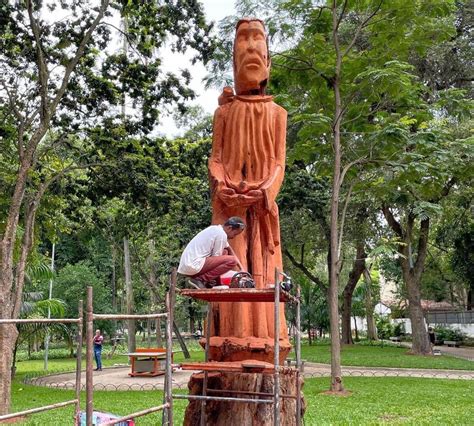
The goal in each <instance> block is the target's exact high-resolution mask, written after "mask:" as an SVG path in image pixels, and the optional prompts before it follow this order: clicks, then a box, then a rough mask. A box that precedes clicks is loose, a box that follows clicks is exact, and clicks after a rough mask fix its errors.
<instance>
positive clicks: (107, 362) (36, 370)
mask: <svg viewBox="0 0 474 426" xmlns="http://www.w3.org/2000/svg"><path fill="white" fill-rule="evenodd" d="M189 353H190V355H191V358H190V359H188V360H186V361H188V362H192V361H203V360H204V351H202V350H194V351H189ZM105 355H106V353H105V354H104V355H103V356H102V364H103V366H104V367H112V366H114V365H117V364H122V365H127V364H128V356H126V355H120V354H116V355H114V356H113V357H112V358H111V359H108V358H107V356H105ZM173 361H174V362H175V363H180V362H183V361H185V358H184V355H183V353H182V352H178V353H176V354H175V355H174V359H173ZM81 365H82V369H85V368H86V362H85V354H83V355H82V363H81ZM43 366H44V361H43V360H29V361H18V362H17V364H16V367H17V374H16V375H17V379H18V380H22V379H23V378H24V377H25V376H26V375H45V374H47V373H45V371H44V370H43ZM94 366H95V364H94ZM75 369H76V359H75V358H59V359H50V360H48V372H49V373H51V374H53V373H58V372H66V371H72V370H75Z"/></svg>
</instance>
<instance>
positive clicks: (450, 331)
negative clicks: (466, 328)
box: [434, 326, 467, 342]
mask: <svg viewBox="0 0 474 426" xmlns="http://www.w3.org/2000/svg"><path fill="white" fill-rule="evenodd" d="M434 331H435V334H436V340H443V341H445V340H452V341H455V342H462V341H463V340H464V339H465V338H466V337H467V335H466V333H463V332H462V331H461V330H460V329H458V328H450V327H442V326H438V327H435V329H434Z"/></svg>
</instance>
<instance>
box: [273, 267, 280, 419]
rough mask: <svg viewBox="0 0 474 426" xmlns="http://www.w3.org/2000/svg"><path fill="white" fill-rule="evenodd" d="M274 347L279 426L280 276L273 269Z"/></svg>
mask: <svg viewBox="0 0 474 426" xmlns="http://www.w3.org/2000/svg"><path fill="white" fill-rule="evenodd" d="M274 321H275V324H274V325H275V331H274V334H275V346H274V348H273V352H274V364H275V373H274V375H273V377H274V379H273V382H274V388H273V392H274V406H273V424H274V425H275V426H280V275H279V272H278V269H277V268H275V318H274Z"/></svg>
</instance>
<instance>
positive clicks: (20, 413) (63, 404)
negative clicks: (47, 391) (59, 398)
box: [0, 399, 76, 422]
mask: <svg viewBox="0 0 474 426" xmlns="http://www.w3.org/2000/svg"><path fill="white" fill-rule="evenodd" d="M75 403H76V400H75V399H71V400H70V401H65V402H58V403H56V404H51V405H44V406H43V407H38V408H32V409H31V410H25V411H18V412H16V413H11V414H4V415H3V416H0V422H3V421H4V420H8V419H14V418H15V417H23V416H27V415H29V414H35V413H42V412H43V411H49V410H54V409H56V408H62V407H67V406H68V405H73V404H75Z"/></svg>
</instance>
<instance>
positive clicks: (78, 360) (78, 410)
mask: <svg viewBox="0 0 474 426" xmlns="http://www.w3.org/2000/svg"><path fill="white" fill-rule="evenodd" d="M78 312H79V315H78V317H79V318H78V319H79V323H78V325H77V349H76V399H77V404H76V417H75V418H76V425H79V417H80V415H81V403H80V400H81V364H82V327H83V324H84V323H83V315H84V308H83V302H82V300H79V307H78Z"/></svg>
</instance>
